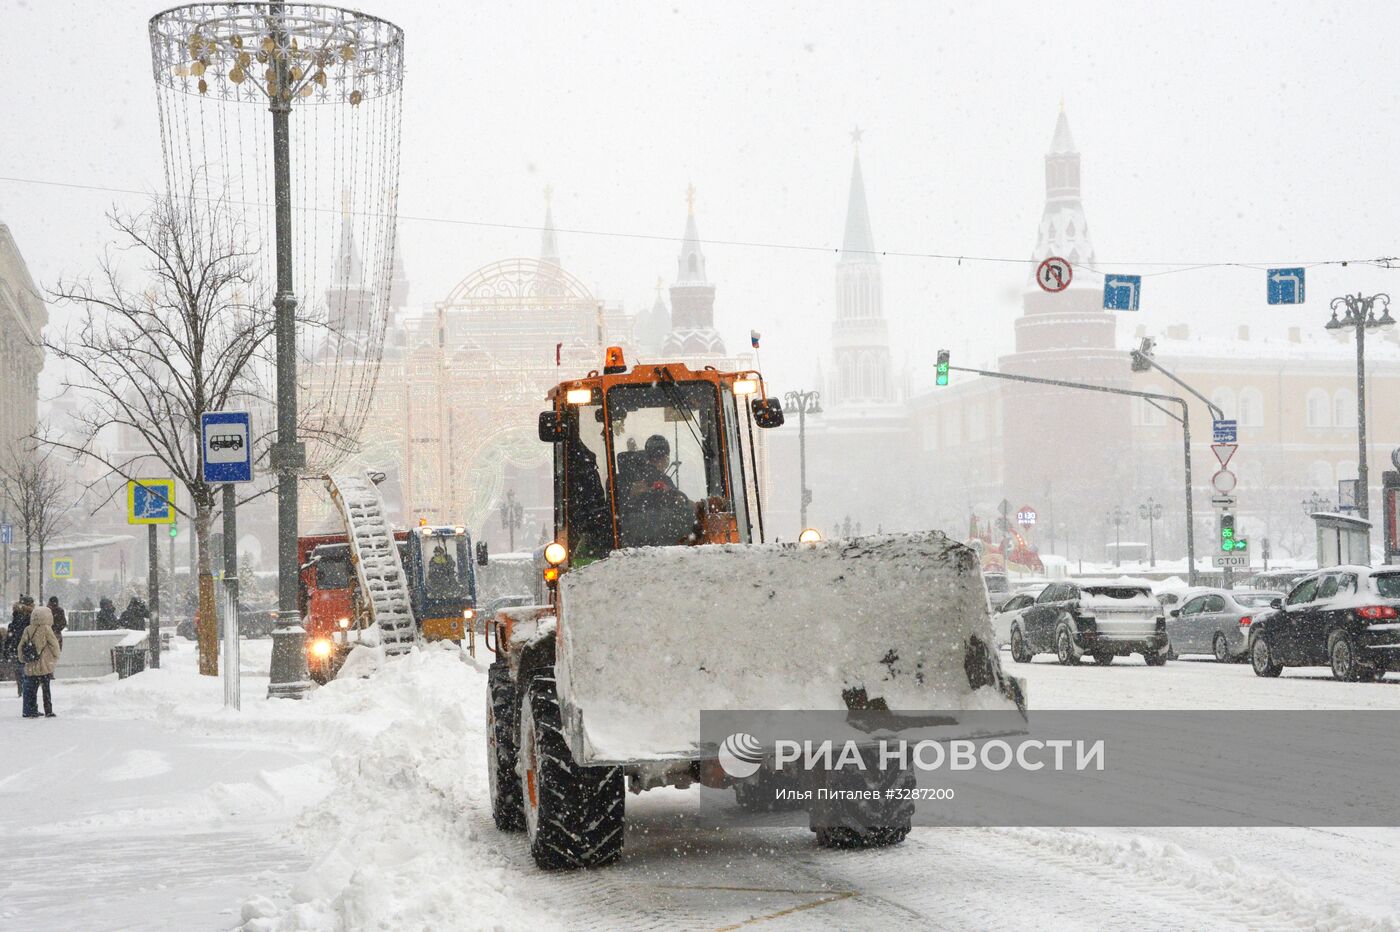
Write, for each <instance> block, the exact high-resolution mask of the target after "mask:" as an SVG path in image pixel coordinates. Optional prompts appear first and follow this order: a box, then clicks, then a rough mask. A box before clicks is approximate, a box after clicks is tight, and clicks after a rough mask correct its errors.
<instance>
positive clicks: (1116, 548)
mask: <svg viewBox="0 0 1400 932" xmlns="http://www.w3.org/2000/svg"><path fill="white" fill-rule="evenodd" d="M1127 519H1128V513H1127V512H1126V511H1124V510H1123V508H1122V507H1121V506H1118V507H1115V508H1114V509H1113V510H1112V511H1110V512H1109V513H1108V514H1107V515H1105V516H1104V520H1105V521H1106V522H1107V523H1109V524H1111V525H1113V565H1114V566H1118V565H1120V563H1121V561H1122V556H1123V541H1122V535H1121V534H1120V530H1121V529H1122V527H1123V522H1124V521H1126V520H1127Z"/></svg>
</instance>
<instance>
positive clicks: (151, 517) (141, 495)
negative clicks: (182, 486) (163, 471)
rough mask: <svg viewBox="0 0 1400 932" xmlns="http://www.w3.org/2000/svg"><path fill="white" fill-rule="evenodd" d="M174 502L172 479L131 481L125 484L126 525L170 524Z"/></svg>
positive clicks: (173, 481) (172, 518)
mask: <svg viewBox="0 0 1400 932" xmlns="http://www.w3.org/2000/svg"><path fill="white" fill-rule="evenodd" d="M174 502H175V480H174V479H133V480H131V481H130V482H128V483H127V484H126V523H127V524H170V523H171V522H172V521H174V520H175V508H174V507H173V506H174Z"/></svg>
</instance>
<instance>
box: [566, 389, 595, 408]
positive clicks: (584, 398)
mask: <svg viewBox="0 0 1400 932" xmlns="http://www.w3.org/2000/svg"><path fill="white" fill-rule="evenodd" d="M564 400H565V401H567V402H568V403H569V404H571V405H586V404H588V403H589V402H590V401H592V400H593V389H591V388H571V389H569V390H568V391H567V392H565V393H564Z"/></svg>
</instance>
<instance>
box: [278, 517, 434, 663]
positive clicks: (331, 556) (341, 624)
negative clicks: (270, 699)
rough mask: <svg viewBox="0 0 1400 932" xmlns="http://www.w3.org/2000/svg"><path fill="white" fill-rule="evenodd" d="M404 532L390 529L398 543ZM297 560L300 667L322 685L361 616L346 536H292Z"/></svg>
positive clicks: (356, 637)
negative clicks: (303, 639) (302, 644)
mask: <svg viewBox="0 0 1400 932" xmlns="http://www.w3.org/2000/svg"><path fill="white" fill-rule="evenodd" d="M407 537H408V532H407V531H396V532H394V539H395V540H396V541H398V542H399V545H400V548H402V547H403V545H404V542H405V541H406V539H407ZM297 562H298V564H299V565H300V566H301V585H300V587H299V592H298V599H297V608H298V609H299V610H300V611H301V623H302V627H303V628H305V629H306V669H307V672H308V673H310V675H311V678H312V679H313V680H314V681H316V682H317V683H321V684H323V685H324V684H325V683H327V682H329V681H330V680H332V679H334V678H335V675H336V673H337V672H338V671H339V670H340V667H341V664H343V663H344V662H345V658H346V656H347V655H348V654H349V653H350V648H352V647H353V646H354V645H355V644H356V643H357V642H358V640H359V632H360V628H361V626H362V625H363V624H364V623H365V620H366V619H365V613H364V612H361V611H359V607H358V606H357V605H356V604H355V595H354V588H355V587H354V578H355V570H354V568H353V567H352V566H351V564H350V541H349V538H348V537H346V535H345V534H344V533H339V534H313V535H310V536H307V537H301V538H298V539H297Z"/></svg>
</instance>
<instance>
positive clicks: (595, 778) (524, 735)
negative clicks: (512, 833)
mask: <svg viewBox="0 0 1400 932" xmlns="http://www.w3.org/2000/svg"><path fill="white" fill-rule="evenodd" d="M520 755H521V759H522V760H521V763H522V767H521V776H520V787H521V794H522V796H523V799H524V809H525V831H526V834H527V835H528V836H529V838H530V854H531V856H533V857H534V859H535V863H536V864H538V865H539V866H540V867H542V868H544V869H545V870H559V869H573V868H579V867H599V866H602V865H604V864H610V863H612V862H613V861H616V860H617V859H618V857H620V856H621V854H622V837H623V808H624V804H623V793H624V791H625V789H626V783H625V778H624V777H623V773H622V768H621V767H608V766H604V767H581V766H579V765H578V764H576V763H575V762H574V756H573V754H572V753H570V751H569V745H568V742H567V741H565V740H564V734H563V721H562V717H561V715H560V713H559V698H558V694H557V692H556V691H555V685H554V671H553V668H546V669H545V670H543V671H541V672H540V673H539V674H538V675H536V676H535V678H534V679H532V680H531V681H530V688H529V689H528V690H526V692H525V702H524V705H522V706H521V709H520Z"/></svg>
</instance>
